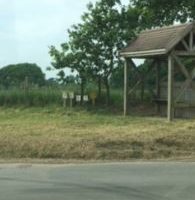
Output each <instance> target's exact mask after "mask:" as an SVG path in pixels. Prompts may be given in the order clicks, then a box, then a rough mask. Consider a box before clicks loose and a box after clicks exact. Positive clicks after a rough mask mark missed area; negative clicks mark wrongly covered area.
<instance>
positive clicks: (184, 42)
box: [181, 39, 190, 51]
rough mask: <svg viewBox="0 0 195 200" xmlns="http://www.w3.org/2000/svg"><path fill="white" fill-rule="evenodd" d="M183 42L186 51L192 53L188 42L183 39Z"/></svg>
mask: <svg viewBox="0 0 195 200" xmlns="http://www.w3.org/2000/svg"><path fill="white" fill-rule="evenodd" d="M181 42H182V44H183V46H184V47H185V49H186V50H187V51H190V48H189V46H188V44H187V43H186V41H185V40H184V39H183V40H182V41H181Z"/></svg>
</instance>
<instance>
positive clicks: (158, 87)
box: [156, 60, 161, 113]
mask: <svg viewBox="0 0 195 200" xmlns="http://www.w3.org/2000/svg"><path fill="white" fill-rule="evenodd" d="M160 68H161V61H160V60H157V62H156V97H157V99H158V100H159V99H160ZM157 113H160V104H159V103H157Z"/></svg>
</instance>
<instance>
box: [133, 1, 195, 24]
mask: <svg viewBox="0 0 195 200" xmlns="http://www.w3.org/2000/svg"><path fill="white" fill-rule="evenodd" d="M132 1H133V4H134V6H135V7H136V8H137V10H138V12H139V15H140V19H141V21H142V26H143V28H150V27H155V26H163V25H169V24H173V23H174V22H176V21H177V22H182V23H184V22H186V21H189V20H194V19H195V9H194V8H195V1H194V0H171V1H170V0H132Z"/></svg>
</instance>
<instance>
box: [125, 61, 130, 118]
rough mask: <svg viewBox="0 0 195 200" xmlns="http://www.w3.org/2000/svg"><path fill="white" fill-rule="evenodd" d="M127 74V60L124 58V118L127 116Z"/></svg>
mask: <svg viewBox="0 0 195 200" xmlns="http://www.w3.org/2000/svg"><path fill="white" fill-rule="evenodd" d="M128 74H129V66H128V59H127V58H125V65H124V116H126V115H127V114H128V86H129V81H128Z"/></svg>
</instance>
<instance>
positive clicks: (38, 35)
mask: <svg viewBox="0 0 195 200" xmlns="http://www.w3.org/2000/svg"><path fill="white" fill-rule="evenodd" d="M89 1H90V0H0V67H3V66H5V65H8V64H16V63H23V62H31V63H37V64H38V65H39V66H41V67H42V69H43V71H44V73H46V75H47V78H48V77H52V76H54V74H55V73H54V72H46V68H47V67H48V66H50V57H49V55H48V47H49V46H50V45H59V44H61V43H63V42H64V41H67V40H68V37H67V29H68V28H70V26H71V25H72V24H75V23H78V22H80V16H81V15H82V14H83V12H84V11H86V4H87V3H88V2H89ZM91 2H96V0H91ZM126 2H128V0H123V3H126Z"/></svg>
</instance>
